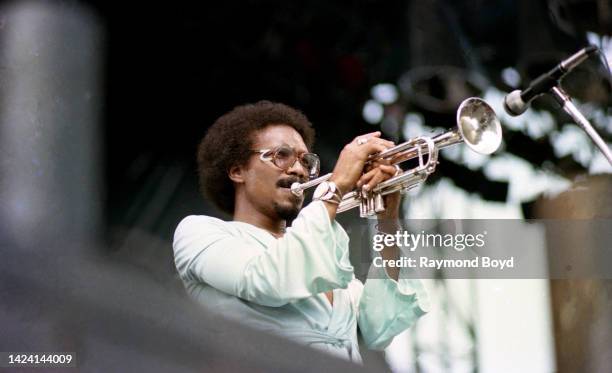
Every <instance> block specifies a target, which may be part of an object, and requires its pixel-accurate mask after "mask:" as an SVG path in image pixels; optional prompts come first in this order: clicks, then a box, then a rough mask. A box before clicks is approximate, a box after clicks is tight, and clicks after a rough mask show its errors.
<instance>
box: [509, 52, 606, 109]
mask: <svg viewBox="0 0 612 373" xmlns="http://www.w3.org/2000/svg"><path fill="white" fill-rule="evenodd" d="M596 51H597V47H595V46H594V45H590V46H588V47H586V48H583V49H581V50H580V51H578V52H577V53H576V54H574V55H573V56H571V57H569V58H567V59H565V60H563V61H561V63H560V64H558V65H557V66H555V67H554V68H553V69H552V70H550V71H549V72H547V73H544V74H542V75H540V76H539V77H538V78H537V79H536V80H534V81H532V82H531V84H529V87H527V88H526V89H525V90H523V91H520V90H516V91H512V92H510V93H508V94H507V95H506V97H505V98H504V109H505V110H506V113H508V114H510V115H512V116H517V115H521V114H523V113H524V112H525V110H527V108H528V107H529V103H530V102H531V101H532V100H533V99H534V98H536V97H538V96H539V95H541V94H543V93H546V92H548V91H549V90H550V89H551V88H553V87H555V86H556V85H557V83H558V82H559V79H561V78H563V76H565V74H567V73H569V72H570V71H572V70H573V69H574V68H575V67H576V66H578V65H580V64H581V63H582V62H584V60H586V59H587V58H588V57H589V56H590V55H591V54H593V53H594V52H596Z"/></svg>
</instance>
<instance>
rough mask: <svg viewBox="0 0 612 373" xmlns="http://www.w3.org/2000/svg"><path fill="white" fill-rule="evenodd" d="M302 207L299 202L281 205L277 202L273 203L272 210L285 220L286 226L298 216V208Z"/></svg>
mask: <svg viewBox="0 0 612 373" xmlns="http://www.w3.org/2000/svg"><path fill="white" fill-rule="evenodd" d="M301 207H302V204H301V203H295V204H291V205H284V206H283V205H281V204H279V203H274V206H273V208H274V212H275V213H276V215H277V216H278V217H279V218H281V219H283V220H285V221H286V222H287V226H290V225H291V222H292V221H293V220H294V219H295V218H296V217H297V216H298V214H299V213H300V209H301Z"/></svg>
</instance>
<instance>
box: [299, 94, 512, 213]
mask: <svg viewBox="0 0 612 373" xmlns="http://www.w3.org/2000/svg"><path fill="white" fill-rule="evenodd" d="M501 140H502V133H501V125H500V123H499V119H497V116H496V115H495V112H494V111H493V109H492V108H491V107H490V106H489V105H488V104H487V103H486V102H485V101H484V100H482V99H479V98H476V97H470V98H468V99H466V100H464V101H463V102H462V103H461V105H459V108H458V109H457V127H456V128H454V129H453V130H450V131H448V132H445V133H442V134H440V135H437V136H435V137H433V138H430V137H425V136H419V137H416V138H413V139H410V140H408V141H406V142H404V143H401V144H399V145H396V146H394V147H392V148H390V149H387V150H385V151H383V152H380V153H378V154H374V155H372V156H370V158H369V159H368V161H369V162H373V161H376V160H387V161H389V162H390V163H391V164H393V165H397V164H399V163H402V162H404V161H407V160H410V159H415V158H416V159H418V162H419V164H418V166H416V167H414V168H412V169H410V170H407V171H405V172H403V173H401V174H399V175H396V176H394V177H392V178H390V179H388V180H386V181H383V182H382V183H380V184H378V185H377V186H376V187H374V189H373V190H371V191H369V192H365V191H363V190H361V189H357V190H353V191H351V192H349V193H347V194H346V195H344V196H343V198H342V201H341V202H340V204H339V206H338V210H337V212H344V211H347V210H350V209H353V208H355V207H359V210H360V216H361V217H368V216H372V215H375V214H377V213H379V212H382V211H384V209H385V206H384V199H383V196H385V195H387V194H391V193H394V192H397V191H402V192H406V191H408V190H410V189H412V188H414V187H415V186H417V185H419V184H421V183H423V182H424V181H425V180H426V179H427V177H428V176H429V175H430V174H432V173H433V172H435V170H436V165H437V164H438V151H439V150H440V149H443V148H446V147H448V146H451V145H455V144H458V143H461V142H464V143H466V145H468V147H469V148H470V149H472V150H473V151H475V152H477V153H480V154H491V153H493V152H494V151H495V150H497V149H498V148H499V145H500V144H501ZM425 158H426V159H425ZM331 176H332V174H331V173H329V174H327V175H323V176H321V177H318V178H316V179H313V180H310V181H307V182H305V183H302V184H299V183H294V184H293V185H291V191H292V192H293V194H295V195H297V196H301V195H302V194H303V193H304V190H306V189H308V188H311V187H313V186H316V185H319V184H320V183H322V182H323V181H326V180H329V178H330V177H331Z"/></svg>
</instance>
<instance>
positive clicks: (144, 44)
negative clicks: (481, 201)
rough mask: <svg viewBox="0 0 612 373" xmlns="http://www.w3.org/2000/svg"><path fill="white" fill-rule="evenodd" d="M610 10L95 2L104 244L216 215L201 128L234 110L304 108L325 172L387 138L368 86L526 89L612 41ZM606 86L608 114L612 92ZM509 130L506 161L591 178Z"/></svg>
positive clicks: (471, 179) (476, 185) (465, 178)
mask: <svg viewBox="0 0 612 373" xmlns="http://www.w3.org/2000/svg"><path fill="white" fill-rule="evenodd" d="M606 4H607V3H606V2H604V7H603V8H602V5H601V2H599V4H598V2H597V1H535V2H530V1H510V0H497V1H478V0H462V1H423V2H421V1H334V2H323V1H305V2H277V1H231V0H230V1H223V2H208V3H202V2H198V3H196V2H190V3H185V2H183V3H176V4H173V5H165V6H160V5H155V6H154V5H151V4H149V3H143V2H136V3H134V2H128V3H122V4H121V5H119V4H116V3H107V2H91V3H89V5H91V6H92V7H93V8H94V10H95V12H96V14H97V16H98V17H99V18H100V20H101V22H102V24H103V25H104V27H105V28H106V39H105V45H106V51H105V52H106V65H105V79H104V81H105V101H104V102H105V104H104V110H103V128H104V134H105V140H106V144H105V146H104V151H105V160H106V161H105V176H106V177H105V183H106V185H105V186H106V203H105V206H106V207H105V208H106V222H107V227H108V228H109V231H110V233H111V234H110V235H109V237H111V241H112V237H115V236H114V233H116V232H117V230H116V229H115V228H119V230H122V229H130V228H133V227H138V228H142V229H144V230H145V231H147V232H150V233H154V234H155V235H158V236H159V237H163V238H164V239H169V238H170V237H171V234H172V231H173V229H174V227H175V226H176V224H177V223H178V221H179V220H180V218H181V217H182V216H185V215H187V214H190V213H209V214H216V215H219V213H218V211H216V210H214V209H213V208H212V207H211V206H208V205H207V204H206V202H205V201H204V200H203V199H202V198H200V197H199V195H198V192H197V180H196V164H195V150H196V147H197V144H198V142H199V140H200V139H201V137H202V136H203V135H204V134H205V131H206V128H207V127H208V126H209V125H210V124H212V123H213V122H214V120H215V119H216V118H217V117H218V116H220V115H222V114H223V113H225V112H226V111H228V110H230V109H231V108H232V107H234V106H236V105H239V104H243V103H247V102H255V101H258V100H261V99H268V100H273V101H280V102H284V103H287V104H289V105H292V106H295V107H297V108H299V109H301V110H302V111H304V113H306V114H307V116H308V117H309V118H310V119H311V121H312V122H313V123H314V125H315V128H316V130H317V144H316V147H315V151H317V152H319V153H320V154H321V155H322V158H323V171H329V170H330V169H331V168H332V167H333V164H334V161H335V156H336V155H337V153H338V152H339V150H340V149H341V148H342V146H343V144H345V143H346V142H348V141H350V140H351V139H352V138H353V137H354V136H356V135H358V134H360V133H364V132H366V131H367V132H369V131H372V130H375V129H378V128H373V127H372V126H371V125H369V124H367V123H365V122H364V120H363V118H362V115H361V110H362V106H363V104H364V102H365V101H366V100H368V99H369V98H370V88H371V87H372V86H373V85H375V84H377V83H381V82H390V83H396V82H397V81H398V79H399V78H400V76H401V75H402V74H403V73H405V72H406V71H409V70H410V69H411V68H414V67H418V66H419V65H450V66H458V67H460V68H463V69H465V70H466V71H474V70H477V71H478V72H479V73H480V74H482V76H485V77H486V78H487V79H488V82H487V84H490V85H494V86H496V87H497V88H498V89H501V90H504V91H510V90H511V89H512V88H511V87H508V86H506V85H505V84H504V83H503V82H502V81H501V78H500V73H501V70H502V69H503V68H505V67H509V66H512V67H515V68H516V69H517V70H519V72H521V74H522V77H523V85H524V84H525V82H528V81H529V79H530V78H532V77H535V76H537V74H539V73H541V72H543V71H545V70H548V69H550V68H551V67H552V66H554V65H555V64H556V63H558V62H559V61H560V59H562V58H564V57H566V56H569V55H570V54H572V53H574V52H575V51H577V50H578V49H579V48H580V47H581V46H584V45H586V43H587V42H586V37H585V31H587V30H591V31H595V32H598V33H603V34H605V33H606V32H608V33H609V31H610V24H611V21H610V16H609V15H605V14H603V15H602V9H603V11H604V13H605V11H606V9H607V11H609V10H610V6H609V4H608V6H606ZM599 65H600V64H599ZM585 66H586V67H585V68H584V69H587V68H588V69H590V71H592V72H594V76H595V77H596V78H595V79H598V80H599V81H603V80H604V79H605V75H603V74H602V72H603V70H602V69H601V67H600V66H598V61H591V62H589V64H585ZM591 78H592V77H591ZM568 80H571V79H569V78H568ZM425 84H426V89H427V90H428V91H427V93H428V94H430V95H431V96H434V97H437V98H439V99H441V100H445V99H446V96H448V95H449V92H446V91H445V89H446V88H445V86H444V82H443V81H440V80H439V79H438V80H436V79H435V78H434V79H431V80H429V81H427V82H426V83H425ZM568 84H569V88H572V87H573V85H572V84H571V81H570V82H569V83H568ZM575 86H576V87H577V88H576V89H573V91H571V93H576V94H584V91H585V90H584V89H580V87H579V86H580V84H576V85H575ZM603 89H604V91H605V96H604V99H603V104H607V103H608V96H607V92H608V91H609V89H608V88H607V86H605V85H604V88H603ZM466 93H470V94H469V95H478V94H479V93H482V89H481V88H474V87H468V88H467V89H466ZM469 95H467V94H466V95H465V97H467V96H469ZM465 97H463V98H465ZM541 101H542V103H540V102H538V103H536V107H538V106H542V107H544V108H550V109H551V110H553V112H554V113H555V115H562V114H559V113H558V111H559V110H557V109H556V108H555V107H554V106H553V105H552V104H551V102H550V101H546V100H541ZM600 101H601V99H600ZM401 102H402V105H403V106H404V107H405V108H409V109H412V110H418V111H420V112H422V113H423V114H424V116H425V118H426V122H427V123H429V122H430V121H431V122H433V123H437V124H436V125H439V123H443V125H444V126H447V127H449V128H450V127H451V126H454V112H453V111H448V110H447V111H445V112H444V111H442V112H441V111H435V110H428V108H425V107H419V105H418V103H415V102H414V101H411V100H410V99H405V100H403V101H401ZM505 131H506V132H505V134H504V135H505V141H506V146H507V151H511V152H513V153H515V154H518V155H519V156H521V157H523V158H525V159H527V160H528V161H530V162H531V163H533V164H534V166H536V167H549V168H552V169H554V170H555V171H556V172H558V173H560V174H562V175H570V176H571V175H574V174H576V173H584V172H585V170H584V168H583V167H582V166H580V165H578V164H576V163H575V162H573V161H572V160H571V159H565V160H557V159H556V158H555V157H554V155H553V154H552V149H551V147H550V145H548V144H547V143H546V141H542V142H541V143H540V144H538V143H534V140H532V139H529V138H527V137H526V136H525V135H523V134H521V133H512V131H507V130H506V129H505ZM604 135H605V134H604ZM442 176H448V177H451V178H452V179H453V180H455V182H456V183H457V184H458V185H459V186H461V187H463V188H464V189H466V190H468V191H472V192H476V193H480V194H481V195H483V196H484V197H485V199H491V200H501V201H503V200H505V196H506V189H507V186H506V185H499V183H491V182H489V181H488V180H486V178H484V176H483V175H482V174H481V173H479V172H474V171H470V170H468V169H467V168H465V167H463V166H462V165H456V164H452V163H451V164H449V163H447V164H441V165H440V166H439V171H438V172H437V174H436V177H442ZM433 179H434V180H435V177H434V178H433ZM483 185H484V186H485V187H484V188H483ZM119 236H121V235H119Z"/></svg>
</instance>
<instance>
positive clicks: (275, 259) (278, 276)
mask: <svg viewBox="0 0 612 373" xmlns="http://www.w3.org/2000/svg"><path fill="white" fill-rule="evenodd" d="M173 247H174V259H175V263H176V268H177V270H178V273H179V275H180V277H181V279H182V281H183V283H184V285H185V287H186V289H187V292H188V293H189V294H190V295H191V296H192V297H193V298H194V299H195V300H197V301H198V302H199V303H201V304H203V305H205V306H206V307H207V308H209V309H212V310H213V311H216V312H218V313H219V314H222V315H223V316H226V317H229V318H233V319H236V320H239V321H240V322H243V323H246V324H248V325H249V326H252V327H255V328H257V329H260V330H264V331H267V332H271V333H275V334H279V335H282V336H285V337H288V338H291V339H293V340H296V341H297V342H301V343H303V344H306V345H310V346H312V347H315V348H321V349H323V350H325V351H327V352H329V353H332V354H335V355H339V356H341V357H344V358H346V359H349V360H352V361H355V362H360V361H361V357H360V355H359V347H358V343H357V325H359V330H360V332H361V334H362V337H363V340H364V341H365V343H366V345H367V346H368V347H369V348H373V349H384V348H385V347H387V346H388V345H389V344H390V343H391V341H392V340H393V337H395V336H396V335H397V334H399V333H401V332H402V331H404V330H405V329H407V328H409V327H410V326H411V325H412V324H414V322H415V321H416V320H417V319H418V318H419V317H420V316H422V315H423V314H424V313H425V312H426V310H427V308H428V301H427V294H426V292H425V291H424V288H423V286H422V284H421V282H420V281H419V280H410V279H400V280H399V281H395V280H392V279H390V278H388V277H386V272H385V274H384V277H386V278H382V279H368V280H367V281H366V283H365V285H363V284H362V283H361V281H359V280H358V279H356V278H355V276H354V273H353V266H352V265H351V263H350V261H349V238H348V236H347V234H346V232H345V231H344V229H342V227H341V226H340V224H338V223H337V222H336V221H330V219H329V215H328V213H327V209H326V208H325V206H324V204H323V202H320V201H315V202H312V203H310V204H309V205H308V206H306V207H305V208H303V209H302V211H301V212H300V214H299V215H298V217H297V218H296V219H295V220H294V221H293V224H292V226H291V227H290V228H288V229H287V231H286V233H285V234H284V236H283V237H282V238H276V237H274V236H273V235H272V234H270V233H269V232H268V231H266V230H264V229H261V228H258V227H255V226H253V225H251V224H247V223H243V222H237V221H230V222H226V221H223V220H219V219H216V218H213V217H209V216H195V215H192V216H188V217H186V218H185V219H183V220H182V221H181V223H180V224H179V225H178V227H177V229H176V232H175V234H174V243H173ZM372 270H374V268H372ZM400 277H401V276H400ZM330 290H333V306H332V305H331V304H330V302H329V301H328V300H327V298H326V296H325V294H324V292H326V291H330Z"/></svg>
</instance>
